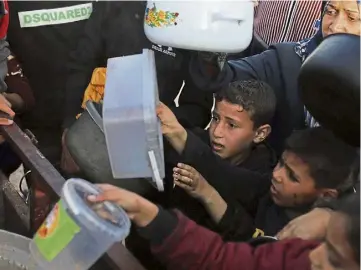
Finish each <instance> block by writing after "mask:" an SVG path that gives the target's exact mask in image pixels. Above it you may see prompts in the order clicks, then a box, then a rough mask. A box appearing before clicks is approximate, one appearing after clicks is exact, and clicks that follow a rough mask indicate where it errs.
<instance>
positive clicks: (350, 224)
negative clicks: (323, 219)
mask: <svg viewBox="0 0 361 270" xmlns="http://www.w3.org/2000/svg"><path fill="white" fill-rule="evenodd" d="M335 210H336V211H337V212H341V213H343V214H344V215H346V217H347V228H346V234H347V235H346V237H347V240H348V242H349V244H350V246H351V248H352V251H353V253H354V257H355V259H356V261H357V262H358V264H360V195H359V194H356V193H355V194H351V195H348V196H347V197H345V198H343V199H341V200H340V201H339V202H338V203H337V207H336V209H335Z"/></svg>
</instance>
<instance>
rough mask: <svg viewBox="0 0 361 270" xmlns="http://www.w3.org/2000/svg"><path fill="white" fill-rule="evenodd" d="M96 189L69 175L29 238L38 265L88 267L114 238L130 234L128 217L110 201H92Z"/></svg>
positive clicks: (69, 268)
mask: <svg viewBox="0 0 361 270" xmlns="http://www.w3.org/2000/svg"><path fill="white" fill-rule="evenodd" d="M96 194H99V189H98V188H97V187H96V186H94V185H93V184H91V183H89V182H87V181H85V180H82V179H69V180H68V181H67V182H66V183H65V184H64V186H63V189H62V195H61V198H60V200H59V201H58V203H57V204H56V205H55V206H54V208H53V210H52V211H51V212H50V214H49V215H48V217H47V218H46V220H45V222H44V223H43V224H42V225H41V227H40V228H39V230H38V231H37V233H36V234H35V236H34V238H33V240H32V241H31V242H30V252H31V255H32V256H33V258H34V260H35V261H36V262H37V264H38V265H39V266H40V267H41V269H49V270H50V269H51V270H64V269H66V270H86V269H89V268H90V267H91V266H92V265H93V264H94V263H95V262H96V261H97V260H98V259H99V258H100V257H101V256H102V254H103V253H105V252H106V251H107V250H108V249H109V248H110V247H111V246H112V245H113V244H114V243H115V242H120V241H122V240H123V239H125V237H126V236H127V235H128V234H129V230H130V220H129V218H128V216H127V215H126V213H125V212H124V210H123V209H121V208H120V207H118V206H117V205H115V204H113V203H110V202H102V203H91V202H89V201H88V200H87V199H86V197H87V196H88V195H96Z"/></svg>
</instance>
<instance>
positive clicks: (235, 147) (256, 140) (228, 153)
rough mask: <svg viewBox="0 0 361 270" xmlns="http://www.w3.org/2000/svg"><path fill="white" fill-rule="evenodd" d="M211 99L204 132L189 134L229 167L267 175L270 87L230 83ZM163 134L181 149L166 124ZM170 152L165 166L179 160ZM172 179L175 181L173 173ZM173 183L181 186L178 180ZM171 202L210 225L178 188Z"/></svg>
mask: <svg viewBox="0 0 361 270" xmlns="http://www.w3.org/2000/svg"><path fill="white" fill-rule="evenodd" d="M215 99H216V104H215V108H214V111H213V112H212V115H213V117H212V121H211V123H210V127H209V129H208V131H207V130H203V129H192V130H191V131H189V133H194V134H195V135H196V136H197V137H198V138H201V139H202V140H203V142H204V143H206V145H207V146H208V147H209V149H210V150H211V152H212V155H213V156H219V157H221V158H222V159H223V160H225V161H226V162H227V163H228V164H230V165H231V166H232V167H235V168H237V167H239V168H243V169H248V170H249V171H252V172H255V173H257V174H261V175H263V174H266V175H270V174H271V172H272V170H273V168H274V167H275V165H276V163H277V159H276V156H275V154H274V152H273V150H272V149H271V148H270V147H269V146H268V145H267V143H265V140H266V138H267V137H268V135H269V134H270V132H271V127H270V124H269V123H270V121H271V119H272V117H273V114H274V110H275V105H276V101H275V96H274V93H273V89H272V88H270V87H269V86H268V85H267V84H265V83H263V82H260V81H255V80H249V81H240V82H234V83H231V84H230V85H229V86H227V87H224V88H223V89H222V90H221V91H220V92H219V93H217V94H216V95H215ZM158 115H159V118H160V119H161V121H165V122H168V121H173V120H174V121H177V123H178V120H177V119H176V118H175V116H174V115H173V114H172V112H171V111H170V110H169V109H168V108H167V107H166V106H164V105H160V106H159V108H158ZM178 124H179V123H178ZM179 125H180V124H179ZM163 133H164V135H165V137H166V138H167V139H168V140H169V141H170V143H171V145H172V146H173V147H175V149H176V150H177V152H178V153H180V152H181V149H179V148H177V145H176V144H174V143H173V142H174V140H173V139H172V135H171V134H168V131H167V128H166V127H164V128H163ZM171 133H172V132H171ZM192 141H194V140H193V139H192V136H188V139H187V143H188V145H189V144H191V145H192V147H191V149H190V150H189V151H193V152H199V151H200V150H201V149H202V147H198V145H197V143H192ZM180 147H181V146H180ZM166 149H167V148H166ZM172 151H174V150H173V149H171V151H167V150H166V162H167V165H168V166H167V167H170V168H171V169H173V167H174V166H176V164H177V162H179V160H180V158H179V155H175V157H171V156H170V154H171V153H172ZM202 163H203V164H204V166H208V159H207V158H204V159H203V160H202ZM172 174H173V173H172V172H171V175H172ZM171 178H173V176H171ZM174 178H175V179H176V180H177V178H176V176H174ZM268 182H269V180H268V179H266V180H265V182H264V183H261V184H262V185H263V186H268V185H269V184H268ZM174 183H175V184H176V185H178V186H180V187H183V186H182V183H180V182H179V181H175V182H174ZM223 185H228V183H227V181H224V182H223ZM260 188H262V187H261V186H260ZM171 204H172V206H173V207H177V208H179V209H181V210H182V211H184V212H185V214H186V215H187V216H188V217H190V218H191V219H193V220H194V221H196V222H198V223H201V224H202V225H204V226H207V227H209V228H212V227H213V224H212V222H211V221H210V220H209V217H208V214H207V213H206V211H205V209H204V207H203V206H202V205H201V204H200V203H199V202H198V201H197V200H192V199H191V198H189V196H187V194H186V193H185V192H184V191H183V190H182V189H180V188H175V189H174V190H172V193H171Z"/></svg>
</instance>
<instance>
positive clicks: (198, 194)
mask: <svg viewBox="0 0 361 270" xmlns="http://www.w3.org/2000/svg"><path fill="white" fill-rule="evenodd" d="M173 179H174V183H175V184H176V185H177V186H179V187H181V188H183V189H184V190H185V191H186V192H187V193H188V194H189V195H190V196H192V197H194V198H196V199H200V200H202V201H203V200H207V198H208V197H210V196H211V195H212V192H213V187H212V186H211V185H209V184H208V182H207V181H206V179H204V177H203V176H202V175H201V174H200V173H199V172H198V171H197V170H196V169H194V168H193V167H191V166H189V165H186V164H183V163H178V164H177V167H175V168H174V169H173Z"/></svg>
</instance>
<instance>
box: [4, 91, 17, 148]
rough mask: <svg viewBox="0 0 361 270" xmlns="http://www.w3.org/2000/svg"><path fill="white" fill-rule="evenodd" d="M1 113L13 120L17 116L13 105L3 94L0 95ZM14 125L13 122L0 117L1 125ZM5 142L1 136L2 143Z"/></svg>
mask: <svg viewBox="0 0 361 270" xmlns="http://www.w3.org/2000/svg"><path fill="white" fill-rule="evenodd" d="M0 111H2V112H4V113H7V114H8V115H9V116H10V117H11V118H14V116H15V113H14V111H13V110H12V109H11V103H10V102H9V101H8V100H7V99H6V98H5V97H4V96H3V95H2V94H0ZM12 123H14V121H13V120H10V119H7V118H2V117H0V125H2V126H9V125H11V124H12ZM4 141H5V139H4V137H3V136H1V135H0V143H3V142H4Z"/></svg>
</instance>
